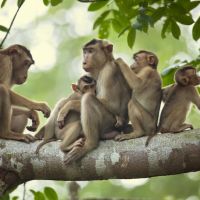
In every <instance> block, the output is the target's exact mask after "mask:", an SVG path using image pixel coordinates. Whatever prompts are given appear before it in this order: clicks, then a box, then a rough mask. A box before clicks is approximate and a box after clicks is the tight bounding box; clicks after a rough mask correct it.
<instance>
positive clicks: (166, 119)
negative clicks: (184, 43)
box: [159, 66, 200, 133]
mask: <svg viewBox="0 0 200 200" xmlns="http://www.w3.org/2000/svg"><path fill="white" fill-rule="evenodd" d="M174 79H175V82H176V83H175V84H173V85H171V86H169V87H167V88H165V89H164V90H163V101H164V102H165V105H164V107H163V109H162V112H161V117H160V123H159V130H160V132H161V133H169V132H171V133H178V132H182V131H184V130H186V129H193V126H192V124H186V123H184V122H185V119H186V115H187V112H188V110H189V108H190V104H191V103H194V104H195V105H196V106H197V108H198V109H200V97H199V93H198V91H197V89H196V88H195V86H197V85H199V84H200V77H199V76H198V75H197V72H196V69H195V68H194V67H192V66H185V67H183V68H181V69H179V70H177V72H176V73H175V76H174Z"/></svg>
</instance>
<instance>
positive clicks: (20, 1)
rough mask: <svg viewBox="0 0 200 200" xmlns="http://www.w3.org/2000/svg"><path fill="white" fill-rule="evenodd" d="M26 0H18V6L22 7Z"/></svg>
mask: <svg viewBox="0 0 200 200" xmlns="http://www.w3.org/2000/svg"><path fill="white" fill-rule="evenodd" d="M24 2H25V0H18V1H17V6H18V7H20V6H22V4H23V3H24Z"/></svg>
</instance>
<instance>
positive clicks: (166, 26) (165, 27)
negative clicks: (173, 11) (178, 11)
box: [161, 18, 171, 38]
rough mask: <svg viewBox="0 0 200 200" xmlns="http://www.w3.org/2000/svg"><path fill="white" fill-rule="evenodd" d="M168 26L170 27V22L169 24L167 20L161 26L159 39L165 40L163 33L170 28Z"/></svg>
mask: <svg viewBox="0 0 200 200" xmlns="http://www.w3.org/2000/svg"><path fill="white" fill-rule="evenodd" d="M170 25H171V22H170V19H169V18H167V19H166V20H165V22H164V24H163V27H162V31H161V37H162V38H165V37H166V35H165V33H166V32H167V30H168V29H169V28H170Z"/></svg>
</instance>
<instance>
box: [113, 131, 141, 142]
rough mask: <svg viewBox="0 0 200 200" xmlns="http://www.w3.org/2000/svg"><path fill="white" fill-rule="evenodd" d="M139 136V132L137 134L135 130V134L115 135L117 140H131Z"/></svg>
mask: <svg viewBox="0 0 200 200" xmlns="http://www.w3.org/2000/svg"><path fill="white" fill-rule="evenodd" d="M138 137H140V136H139V134H136V133H135V132H134V133H133V134H120V135H117V136H116V137H115V141H118V142H121V141H123V140H130V139H134V138H138Z"/></svg>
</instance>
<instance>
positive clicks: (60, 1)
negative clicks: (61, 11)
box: [51, 0, 63, 6]
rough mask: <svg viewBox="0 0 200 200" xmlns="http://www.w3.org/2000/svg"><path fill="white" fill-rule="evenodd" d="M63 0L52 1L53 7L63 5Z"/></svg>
mask: <svg viewBox="0 0 200 200" xmlns="http://www.w3.org/2000/svg"><path fill="white" fill-rule="evenodd" d="M62 1H63V0H51V5H52V6H57V5H58V4H60V3H62Z"/></svg>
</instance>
